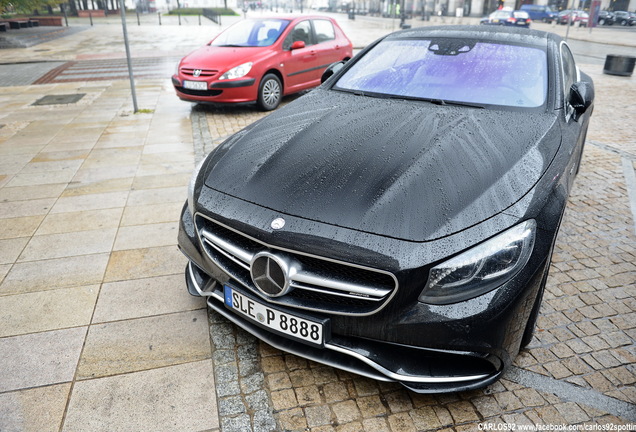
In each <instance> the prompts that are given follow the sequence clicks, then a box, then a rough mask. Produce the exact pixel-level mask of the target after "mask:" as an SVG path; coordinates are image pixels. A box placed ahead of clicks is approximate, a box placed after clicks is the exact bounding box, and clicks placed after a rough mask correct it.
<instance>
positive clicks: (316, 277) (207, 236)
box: [196, 214, 397, 315]
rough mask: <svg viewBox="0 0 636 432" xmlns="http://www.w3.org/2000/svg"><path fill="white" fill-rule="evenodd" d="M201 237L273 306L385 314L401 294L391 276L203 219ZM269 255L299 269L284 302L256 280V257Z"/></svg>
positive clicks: (227, 268) (212, 254)
mask: <svg viewBox="0 0 636 432" xmlns="http://www.w3.org/2000/svg"><path fill="white" fill-rule="evenodd" d="M196 226H197V231H198V233H199V238H200V240H201V243H202V245H203V246H204V249H205V251H206V253H207V255H208V257H209V258H210V259H211V260H212V261H213V262H214V263H215V264H216V265H217V266H218V267H219V268H221V270H223V271H224V272H225V273H227V274H228V275H229V276H230V277H232V278H233V279H234V280H236V281H238V282H239V283H240V284H241V285H243V286H244V287H246V288H248V289H249V290H251V291H252V292H253V293H255V294H257V295H259V296H260V297H261V298H264V299H265V300H267V301H268V302H271V303H276V304H283V305H286V306H290V307H295V308H300V309H306V310H314V311H319V312H326V313H333V314H341V315H368V314H371V313H374V312H377V311H378V310H380V309H381V308H382V307H383V306H384V305H385V304H386V303H387V302H388V301H389V300H390V299H391V297H393V295H394V294H395V292H396V290H397V280H396V278H395V277H394V276H393V275H392V274H391V273H388V272H385V271H381V270H376V269H372V268H368V267H362V266H357V265H353V264H349V263H344V262H340V261H335V260H331V259H328V258H324V257H318V256H314V255H309V254H306V253H303V252H299V251H293V250H287V249H281V248H277V247H274V246H271V245H268V244H266V243H263V242H261V241H258V240H256V239H253V238H251V237H249V236H247V235H244V234H242V233H240V232H238V231H236V230H234V229H231V228H229V227H227V226H224V225H223V224H221V223H219V222H216V221H213V220H211V219H209V218H207V217H204V216H202V215H200V214H198V215H197V217H196ZM263 251H267V252H269V253H272V254H275V255H278V256H280V257H285V258H288V259H292V260H293V261H294V262H296V263H298V264H299V269H298V271H296V272H295V273H294V274H292V275H290V286H291V287H292V289H291V291H290V292H289V293H287V294H286V295H284V296H281V297H276V298H272V297H267V296H265V295H264V294H262V293H261V292H259V291H258V290H257V289H256V287H255V286H254V283H253V282H252V280H251V276H250V265H251V262H252V259H253V257H254V256H255V255H256V254H257V253H259V252H263Z"/></svg>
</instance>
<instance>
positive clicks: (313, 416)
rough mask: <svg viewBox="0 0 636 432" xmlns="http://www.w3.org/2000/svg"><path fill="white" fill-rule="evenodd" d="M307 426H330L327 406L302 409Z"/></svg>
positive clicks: (329, 411)
mask: <svg viewBox="0 0 636 432" xmlns="http://www.w3.org/2000/svg"><path fill="white" fill-rule="evenodd" d="M304 412H305V417H306V419H307V426H309V427H315V426H322V425H327V424H331V409H329V405H318V406H310V407H307V408H304Z"/></svg>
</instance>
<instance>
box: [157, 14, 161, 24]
mask: <svg viewBox="0 0 636 432" xmlns="http://www.w3.org/2000/svg"><path fill="white" fill-rule="evenodd" d="M157 16H158V17H159V25H161V12H157Z"/></svg>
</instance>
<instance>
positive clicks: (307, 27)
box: [283, 21, 312, 50]
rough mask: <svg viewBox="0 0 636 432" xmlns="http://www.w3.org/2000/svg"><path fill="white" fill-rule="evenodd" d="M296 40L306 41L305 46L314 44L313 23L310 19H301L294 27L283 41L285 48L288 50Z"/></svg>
mask: <svg viewBox="0 0 636 432" xmlns="http://www.w3.org/2000/svg"><path fill="white" fill-rule="evenodd" d="M296 41H303V42H305V46H309V45H312V43H311V23H310V22H309V21H301V22H299V23H298V24H296V26H295V27H294V28H293V29H292V31H291V32H290V33H289V34H288V35H287V37H286V38H285V42H284V43H283V49H284V50H288V49H290V48H291V46H292V44H293V43H294V42H296Z"/></svg>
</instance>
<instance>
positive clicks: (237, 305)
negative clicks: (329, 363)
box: [223, 285, 325, 347]
mask: <svg viewBox="0 0 636 432" xmlns="http://www.w3.org/2000/svg"><path fill="white" fill-rule="evenodd" d="M223 291H224V296H225V306H227V307H228V308H230V309H232V310H233V311H234V312H237V313H239V314H241V315H243V316H244V317H246V318H247V319H249V320H250V321H252V322H254V323H257V324H260V325H261V326H263V327H266V328H268V329H271V330H274V331H276V332H278V333H282V334H284V335H286V336H291V337H292V338H295V339H300V340H301V341H303V342H308V343H310V344H312V345H318V346H321V347H322V346H324V333H325V329H324V324H323V323H322V322H317V321H312V320H308V319H305V318H301V317H299V316H297V315H293V314H289V313H286V312H281V311H279V310H278V309H273V308H271V307H269V306H266V305H264V304H262V303H259V302H257V301H254V300H252V299H251V298H249V297H247V296H245V295H243V294H241V293H240V292H238V291H237V290H235V289H233V288H232V287H230V286H227V285H225V286H224V287H223Z"/></svg>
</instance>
